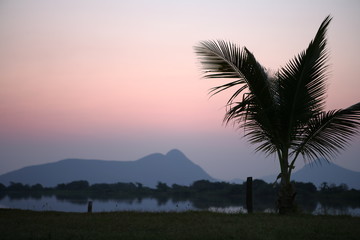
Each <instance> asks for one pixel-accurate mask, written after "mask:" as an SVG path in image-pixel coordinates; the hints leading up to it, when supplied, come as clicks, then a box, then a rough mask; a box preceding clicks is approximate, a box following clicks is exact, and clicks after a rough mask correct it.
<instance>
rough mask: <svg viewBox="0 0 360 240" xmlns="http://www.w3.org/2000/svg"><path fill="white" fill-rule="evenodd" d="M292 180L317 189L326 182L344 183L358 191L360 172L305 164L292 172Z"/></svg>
mask: <svg viewBox="0 0 360 240" xmlns="http://www.w3.org/2000/svg"><path fill="white" fill-rule="evenodd" d="M263 179H264V180H265V181H267V182H274V181H275V179H276V176H275V175H273V176H267V177H264V178H263ZM292 179H293V180H295V181H297V182H312V183H314V185H315V186H316V187H319V186H320V184H321V183H323V182H327V183H329V184H331V183H334V184H336V185H339V184H342V183H345V184H347V185H348V186H349V188H355V189H360V172H355V171H351V170H349V169H346V168H343V167H340V166H338V165H336V164H334V163H323V164H321V165H316V164H312V165H310V164H307V165H305V166H304V167H303V168H301V169H300V170H298V171H296V172H294V173H293V174H292Z"/></svg>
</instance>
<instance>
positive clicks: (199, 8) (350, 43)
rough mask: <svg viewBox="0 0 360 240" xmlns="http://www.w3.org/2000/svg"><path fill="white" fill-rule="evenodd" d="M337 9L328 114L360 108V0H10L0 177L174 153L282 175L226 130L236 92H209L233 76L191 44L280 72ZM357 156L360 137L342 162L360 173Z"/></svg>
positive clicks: (212, 168) (221, 169)
mask: <svg viewBox="0 0 360 240" xmlns="http://www.w3.org/2000/svg"><path fill="white" fill-rule="evenodd" d="M329 14H331V15H332V16H333V21H332V23H331V24H330V27H329V32H328V48H329V50H330V62H329V63H330V65H331V67H330V70H331V72H330V78H329V89H328V100H327V109H328V110H330V109H335V108H342V107H348V106H349V105H352V104H354V103H356V102H359V101H360V93H359V89H360V60H359V56H360V1H358V0H352V1H351V0H337V1H333V0H317V1H313V0H298V1H297V0H296V1H287V0H274V1H266V0H263V1H260V0H254V1H239V0H233V1H231V0H225V1H211V0H198V1H196V0H189V1H186V0H183V1H175V0H174V1H172V0H151V1H145V0H143V1H136V0H134V1H133V0H118V1H115V0H103V1H100V0H98V1H91V0H61V1H60V0H58V1H47V0H28V1H12V0H1V1H0V174H2V173H5V172H8V171H11V170H15V169H18V168H20V167H24V166H28V165H34V164H41V163H47V162H54V161H58V160H61V159H64V158H87V159H103V160H136V159H138V158H140V157H143V156H145V155H148V154H150V153H154V152H160V153H166V152H168V151H169V150H171V149H173V148H177V149H179V150H181V151H183V152H184V153H185V155H186V156H188V157H189V158H190V159H191V160H192V161H193V162H195V163H196V164H198V165H200V166H201V167H202V168H203V169H204V170H206V171H207V172H208V173H209V174H210V175H211V176H213V177H215V178H220V179H232V178H242V179H245V178H246V177H247V176H253V177H261V176H264V175H270V174H275V173H277V172H278V163H277V161H276V159H275V157H268V158H266V157H265V155H263V154H262V153H256V154H254V146H251V145H249V144H248V143H247V142H246V140H245V139H243V138H242V134H243V132H242V131H237V130H236V129H235V128H233V127H232V126H227V127H225V126H224V125H223V124H222V119H223V116H224V113H225V109H224V105H225V103H226V100H227V96H228V95H226V94H225V95H223V96H220V95H219V96H215V97H212V98H209V95H208V90H209V88H211V87H213V86H216V85H217V84H219V83H221V82H223V81H221V80H219V81H218V80H216V81H214V80H205V79H202V78H201V76H202V75H201V71H200V65H199V62H198V60H197V57H196V55H195V54H194V50H193V46H194V45H196V44H198V43H199V41H202V40H211V39H224V40H229V41H233V42H236V43H238V44H240V45H241V46H246V47H247V48H248V49H249V50H250V51H252V52H253V53H254V55H255V57H256V58H257V59H258V61H259V62H260V63H262V65H263V66H265V67H267V68H270V69H273V70H277V69H278V68H279V67H281V66H284V65H285V64H286V63H287V61H288V60H289V59H291V58H293V57H294V56H295V55H296V54H298V53H299V52H300V51H302V50H304V49H305V48H306V47H307V45H308V43H309V42H310V40H311V39H312V38H313V37H314V36H315V33H316V31H317V29H318V27H319V26H320V24H321V22H322V21H323V19H324V18H325V17H326V16H327V15H329ZM359 156H360V136H358V137H357V138H356V139H355V141H353V142H352V143H351V145H350V146H349V148H348V149H347V151H345V152H343V154H341V155H340V156H339V157H338V158H337V159H336V160H335V163H336V164H338V165H340V166H343V167H346V168H348V169H352V170H355V171H360V159H359V158H360V157H359ZM302 165H303V162H301V161H299V162H298V164H297V168H300V167H301V166H302Z"/></svg>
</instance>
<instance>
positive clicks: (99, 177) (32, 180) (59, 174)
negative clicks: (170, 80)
mask: <svg viewBox="0 0 360 240" xmlns="http://www.w3.org/2000/svg"><path fill="white" fill-rule="evenodd" d="M202 179H204V180H210V181H213V180H214V179H213V178H212V177H211V176H210V175H209V174H207V173H206V172H205V171H204V170H203V169H202V168H201V167H200V166H198V165H196V164H194V163H193V162H192V161H190V160H189V159H188V158H187V157H186V156H185V155H184V154H183V153H182V152H180V151H179V150H171V151H170V152H168V153H167V154H166V155H163V154H160V153H155V154H151V155H148V156H146V157H143V158H141V159H139V160H137V161H104V160H84V159H65V160H61V161H58V162H54V163H47V164H41V165H34V166H29V167H24V168H21V169H19V170H15V171H12V172H9V173H6V174H3V175H0V182H1V183H3V184H5V185H9V184H10V182H11V181H12V182H20V183H23V184H29V185H34V184H37V183H40V184H42V185H43V186H47V187H53V186H56V185H57V184H59V183H68V182H71V181H76V180H87V181H88V182H89V183H90V184H93V183H116V182H134V183H135V182H138V183H142V184H144V185H146V186H149V187H154V186H156V184H157V183H158V182H159V181H161V182H164V183H167V184H168V185H172V184H174V183H176V184H179V185H189V184H191V183H193V182H194V181H196V180H202Z"/></svg>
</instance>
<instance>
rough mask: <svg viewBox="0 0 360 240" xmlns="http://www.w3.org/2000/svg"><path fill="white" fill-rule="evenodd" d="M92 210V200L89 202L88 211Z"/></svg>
mask: <svg viewBox="0 0 360 240" xmlns="http://www.w3.org/2000/svg"><path fill="white" fill-rule="evenodd" d="M91 212H92V201H89V202H88V213H91Z"/></svg>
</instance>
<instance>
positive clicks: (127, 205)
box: [0, 195, 360, 216]
mask: <svg viewBox="0 0 360 240" xmlns="http://www.w3.org/2000/svg"><path fill="white" fill-rule="evenodd" d="M273 200H274V199H270V200H269V201H268V202H266V201H265V202H256V201H255V202H254V211H257V212H275V209H274V201H273ZM88 201H92V202H93V212H110V211H147V212H168V211H173V212H181V211H189V210H192V211H197V210H207V211H213V212H224V213H229V214H233V213H246V212H247V211H246V208H245V207H244V204H243V202H242V201H239V199H232V198H229V199H228V198H214V199H211V198H208V199H205V198H166V197H157V198H149V197H146V198H141V197H137V198H121V199H110V198H90V197H86V196H59V195H56V196H55V195H47V196H46V195H45V196H38V195H37V196H20V195H17V196H13V195H11V196H8V195H7V196H2V199H0V208H15V209H27V210H35V211H63V212H86V211H87V203H88ZM299 205H300V208H301V209H302V211H303V212H307V213H312V214H316V215H319V214H329V215H353V216H360V207H359V206H356V207H353V206H345V205H339V204H337V205H326V204H324V203H320V202H317V201H308V202H306V201H305V202H302V203H301V204H299Z"/></svg>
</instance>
